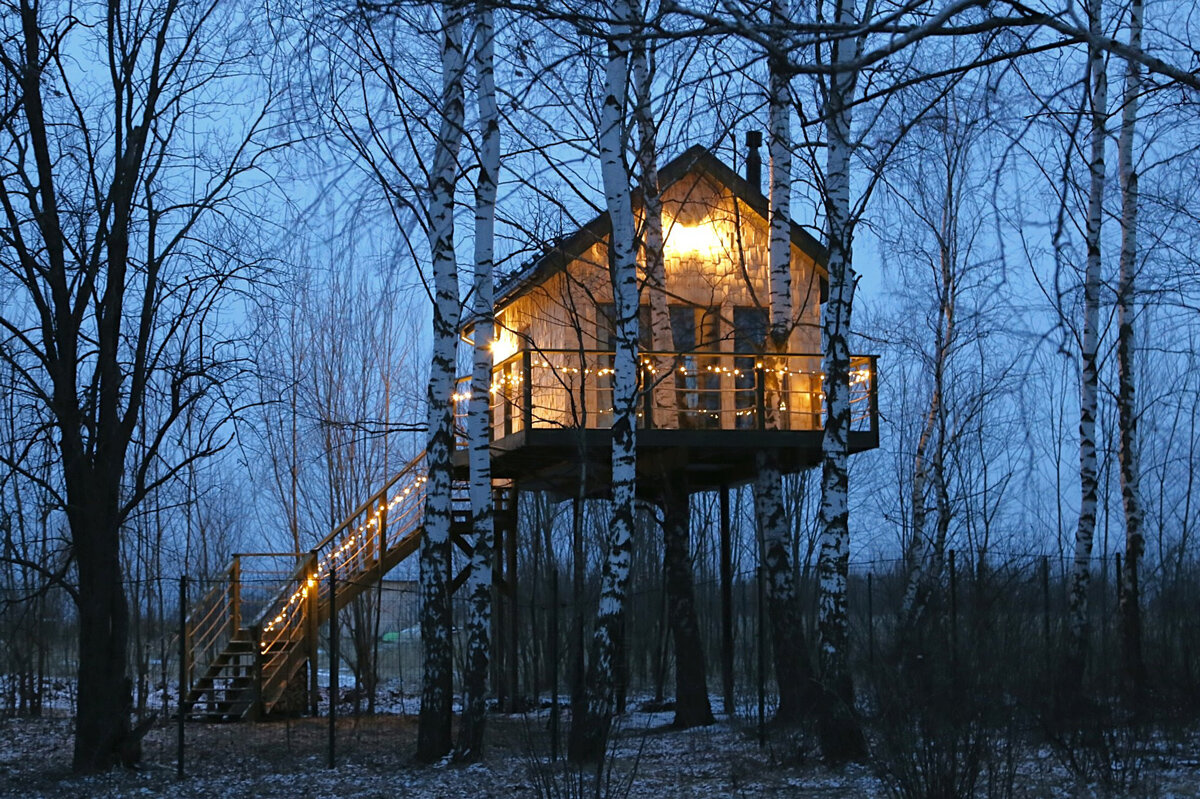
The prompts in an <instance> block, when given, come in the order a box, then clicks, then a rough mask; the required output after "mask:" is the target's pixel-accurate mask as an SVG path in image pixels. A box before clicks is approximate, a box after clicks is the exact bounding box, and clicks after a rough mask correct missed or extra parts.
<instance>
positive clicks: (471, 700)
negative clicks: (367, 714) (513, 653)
mask: <svg viewBox="0 0 1200 799" xmlns="http://www.w3.org/2000/svg"><path fill="white" fill-rule="evenodd" d="M475 14H476V18H475V19H476V21H475V57H474V62H475V77H476V80H477V81H478V84H479V85H478V88H477V92H478V102H479V134H480V140H481V147H480V154H479V178H478V180H477V182H476V186H475V276H474V277H475V281H474V282H475V308H474V316H475V352H474V359H473V364H472V370H471V399H470V405H469V407H468V410H467V439H468V446H469V447H470V454H469V460H470V470H471V489H470V490H471V528H472V533H473V536H472V543H471V566H470V568H471V573H470V576H469V577H468V579H467V609H468V617H467V654H466V662H465V664H464V666H463V692H464V697H463V713H462V723H461V725H460V727H459V732H458V753H457V754H458V757H459V759H463V760H468V759H474V758H477V757H478V756H479V753H480V751H481V750H482V748H483V729H484V719H485V717H486V715H485V713H486V705H485V700H486V698H487V676H488V662H489V660H490V651H489V642H490V640H491V634H492V633H491V628H492V550H493V546H492V541H493V539H494V532H493V528H494V524H493V519H492V502H493V499H492V463H491V449H490V444H491V436H490V434H489V433H490V427H491V425H490V409H489V406H490V399H491V393H490V388H491V378H492V339H493V338H494V337H495V309H494V308H493V304H492V294H493V291H492V267H493V262H494V250H495V229H496V185H497V180H498V177H499V172H500V113H499V109H498V108H497V105H496V80H495V72H494V62H495V47H494V37H495V25H494V22H493V12H492V9H491V6H490V5H489V4H488V2H487V0H478V2H477V3H476V11H475Z"/></svg>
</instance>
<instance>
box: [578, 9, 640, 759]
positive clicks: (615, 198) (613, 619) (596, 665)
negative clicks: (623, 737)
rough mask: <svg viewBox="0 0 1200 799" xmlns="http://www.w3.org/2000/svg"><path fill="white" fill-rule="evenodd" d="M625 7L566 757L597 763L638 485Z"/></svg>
mask: <svg viewBox="0 0 1200 799" xmlns="http://www.w3.org/2000/svg"><path fill="white" fill-rule="evenodd" d="M630 17H631V12H630V6H629V3H628V2H627V0H617V2H615V3H614V4H613V19H614V21H613V24H612V28H611V33H610V38H609V40H608V62H607V65H606V67H605V92H604V104H603V107H602V108H601V112H600V136H599V139H600V166H601V172H602V176H603V180H604V197H605V201H606V204H607V206H608V215H609V219H610V220H611V222H612V234H611V236H610V239H609V247H608V259H609V269H610V271H611V279H612V288H613V299H614V301H615V304H616V315H617V351H616V355H615V359H614V360H615V364H614V371H615V374H614V379H613V406H614V407H613V425H612V502H613V514H612V522H611V524H610V525H609V529H608V539H607V542H606V543H607V548H608V553H607V555H606V557H605V561H604V567H603V572H602V575H601V582H600V606H599V608H598V610H597V617H596V631H595V635H594V637H593V639H592V657H591V659H590V662H589V663H588V675H589V678H590V679H588V681H587V683H588V684H587V700H586V702H585V703H584V707H583V713H581V714H580V715H579V716H578V717H577V718H573V719H572V721H571V735H570V740H569V744H568V756H569V757H570V759H571V760H573V761H575V762H596V761H599V760H600V759H601V757H602V756H603V754H604V750H605V746H606V744H607V741H608V734H609V730H610V728H611V725H612V714H613V707H614V699H615V687H616V665H617V664H616V654H617V645H618V637H619V635H620V630H621V621H622V619H623V618H624V613H625V591H626V587H627V585H628V583H629V564H630V554H631V551H630V544H631V541H632V536H633V523H634V498H635V491H636V479H637V449H636V429H637V424H636V422H637V416H636V411H637V378H638V281H637V261H636V247H635V231H634V221H633V209H632V206H631V203H630V192H629V170H628V169H627V168H626V166H625V143H624V135H623V119H624V104H625V94H626V89H627V83H628V57H629V20H630Z"/></svg>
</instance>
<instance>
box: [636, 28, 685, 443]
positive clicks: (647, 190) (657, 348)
mask: <svg viewBox="0 0 1200 799" xmlns="http://www.w3.org/2000/svg"><path fill="white" fill-rule="evenodd" d="M631 64H632V67H633V92H634V106H633V116H634V120H635V121H636V122H637V129H638V173H639V174H638V177H639V180H640V182H641V187H642V207H643V212H644V213H645V221H644V224H645V228H644V237H645V238H644V242H643V248H642V253H643V257H644V260H645V263H646V292H647V294H648V299H649V304H650V349H651V350H653V351H654V352H657V353H662V352H671V351H674V349H675V342H674V336H673V335H672V333H671V314H670V311H669V309H668V308H667V274H666V265H665V259H664V258H663V240H664V236H663V219H662V195H661V194H660V193H659V189H658V141H657V139H658V126H657V124H656V123H655V118H654V110H653V108H652V107H651V103H650V98H651V83H652V79H651V72H650V63H649V57H648V55H647V53H646V42H645V40H644V39H641V38H639V39H638V40H637V41H636V42H635V43H634V45H633V51H632V58H631ZM650 365H651V366H652V367H653V369H652V371H651V372H650V375H649V378H650V381H651V383H652V385H653V388H652V389H651V392H652V394H651V396H652V397H653V400H654V401H653V403H652V407H653V419H652V423H653V425H654V426H655V427H660V428H665V429H674V428H676V427H678V426H679V416H678V413H677V411H676V403H675V363H674V359H673V358H670V357H662V356H659V357H655V358H653V359H652V360H651V363H650Z"/></svg>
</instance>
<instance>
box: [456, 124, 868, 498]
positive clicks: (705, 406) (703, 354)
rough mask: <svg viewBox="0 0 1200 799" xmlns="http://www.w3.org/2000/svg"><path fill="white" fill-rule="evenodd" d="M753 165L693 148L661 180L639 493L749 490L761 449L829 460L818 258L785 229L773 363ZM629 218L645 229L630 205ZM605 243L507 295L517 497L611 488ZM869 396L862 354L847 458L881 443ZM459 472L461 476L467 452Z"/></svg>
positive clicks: (765, 231)
mask: <svg viewBox="0 0 1200 799" xmlns="http://www.w3.org/2000/svg"><path fill="white" fill-rule="evenodd" d="M759 163H760V162H759V161H758V159H757V153H756V152H752V153H751V157H749V158H747V165H748V172H749V173H750V174H748V175H747V177H746V178H743V177H742V176H740V175H738V174H737V173H735V172H734V171H733V170H731V169H730V168H729V167H727V166H726V165H725V164H723V163H721V162H720V161H719V160H718V159H717V158H716V157H714V156H713V154H712V153H710V152H709V151H708V150H706V149H705V148H703V147H698V146H697V147H692V148H691V149H689V150H688V151H687V152H685V153H683V155H681V156H679V157H678V158H676V159H674V160H673V161H671V162H670V163H669V164H667V165H666V166H664V167H663V169H662V170H661V171H660V173H659V185H660V192H661V195H662V199H663V231H664V262H665V263H664V275H663V281H662V283H661V284H659V283H658V281H647V280H646V273H645V264H644V259H643V258H642V257H641V256H639V269H640V288H641V291H640V295H641V306H640V315H639V325H638V326H639V331H640V332H639V335H640V341H639V350H640V360H641V375H640V389H639V410H638V428H639V429H638V434H637V447H638V471H639V477H640V478H641V479H640V480H639V483H641V484H644V485H650V484H653V482H654V481H655V479H657V478H661V477H663V476H665V475H667V474H679V473H680V472H681V471H682V472H684V473H686V477H687V480H688V484H689V485H690V486H691V487H692V488H693V489H697V490H698V489H705V488H717V487H720V486H728V485H731V484H736V483H740V482H745V481H747V480H749V479H751V478H752V477H753V475H754V470H755V463H754V461H755V453H756V452H759V451H762V450H769V451H772V452H774V453H775V454H776V455H777V456H778V459H779V463H780V465H781V468H783V470H784V471H796V470H800V469H803V468H805V467H808V466H812V465H814V464H816V463H817V462H818V459H819V457H820V452H821V437H822V424H823V422H822V396H823V394H822V389H821V355H820V340H821V336H820V313H821V302H822V301H823V300H824V299H825V295H826V292H827V281H826V272H825V268H824V262H825V250H824V248H823V247H822V246H821V245H820V244H819V243H818V242H817V241H816V240H815V239H814V238H813V237H812V236H811V235H809V234H808V233H807V232H806V231H805V230H804V229H803V228H801V227H800V226H799V225H797V224H795V223H792V224H791V301H792V317H793V319H794V324H793V325H792V327H791V330H790V333H789V336H788V347H787V351H786V352H783V353H778V352H772V353H767V352H766V351H765V341H766V333H767V321H768V308H767V306H768V303H769V297H770V288H769V276H768V271H767V267H768V242H769V224H768V221H767V220H768V216H767V198H766V197H765V196H764V195H763V194H762V192H761V190H760V185H761V179H760V176H759V175H758V174H757V173H758V172H759V170H760V166H759ZM635 214H636V215H637V216H638V220H639V230H641V229H643V227H642V226H641V225H640V223H641V221H642V219H643V214H642V213H641V208H640V199H639V198H638V196H637V195H635ZM609 231H610V225H609V221H608V216H607V214H601V215H600V216H598V217H596V218H595V219H593V220H592V221H591V222H589V223H588V224H587V225H585V226H584V227H582V228H581V229H579V230H577V231H575V232H574V233H572V234H570V235H568V236H566V237H563V238H560V239H558V240H557V241H555V242H554V244H553V245H552V246H551V247H549V248H548V249H547V250H546V251H545V252H544V253H543V254H542V255H540V256H539V257H538V258H536V259H535V260H534V261H532V262H531V263H530V264H528V265H527V266H526V267H525V268H524V269H522V270H521V271H519V272H518V273H516V274H514V275H513V276H511V277H510V278H509V279H508V280H507V281H504V282H503V283H502V284H501V285H500V286H499V288H498V291H497V302H496V322H497V327H496V331H497V335H496V341H495V343H494V345H493V352H494V366H493V371H492V388H491V391H492V407H491V422H492V424H491V437H492V469H493V475H495V476H496V477H498V478H512V479H515V480H517V481H519V483H520V485H521V487H522V488H530V489H549V490H557V491H562V492H568V493H574V492H575V491H577V485H578V481H579V479H580V478H581V476H583V475H584V473H585V471H586V475H587V481H588V486H589V490H590V491H591V492H592V493H603V491H604V488H605V486H607V485H608V483H609V474H608V472H609V459H610V454H611V432H610V428H611V425H612V419H613V413H612V406H613V394H612V376H613V361H614V349H615V347H614V343H615V341H614V340H615V327H616V326H615V323H614V305H613V298H612V286H611V281H610V278H609V270H608V249H607V240H608V236H609ZM470 333H471V331H470V329H469V328H468V329H467V330H465V331H464V335H465V336H466V337H469V336H470ZM875 393H876V380H875V358H874V357H873V356H866V355H860V356H855V357H854V358H853V359H852V364H851V407H852V416H853V425H852V431H851V433H850V449H851V451H852V452H857V451H861V450H865V449H870V448H873V447H876V446H878V440H879V437H878V417H877V410H876V403H875ZM468 394H469V383H468V381H466V380H464V381H460V389H459V393H458V394H457V395H456V397H457V398H458V400H459V405H460V407H459V411H460V413H461V412H465V402H463V399H464V398H465V397H466V396H468ZM455 464H456V467H457V469H458V471H459V472H464V473H465V469H466V452H465V451H461V450H460V451H459V452H458V453H457V454H456V458H455ZM585 467H586V469H585Z"/></svg>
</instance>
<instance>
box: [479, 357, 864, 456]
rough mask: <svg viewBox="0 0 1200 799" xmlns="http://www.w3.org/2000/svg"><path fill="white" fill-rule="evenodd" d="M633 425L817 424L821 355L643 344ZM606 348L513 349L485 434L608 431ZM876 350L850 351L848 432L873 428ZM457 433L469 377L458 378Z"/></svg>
mask: <svg viewBox="0 0 1200 799" xmlns="http://www.w3.org/2000/svg"><path fill="white" fill-rule="evenodd" d="M640 358H641V369H640V374H639V386H638V392H639V393H638V427H639V428H642V429H660V430H662V429H670V430H820V429H822V418H823V413H824V393H823V392H822V389H821V378H822V372H821V356H820V355H812V354H795V353H782V354H772V355H755V354H741V353H731V352H708V351H700V352H643V353H641V354H640ZM613 359H614V353H612V352H604V351H595V350H583V351H580V350H521V351H519V352H517V353H515V354H514V355H512V356H510V357H508V358H506V359H504V360H503V361H500V362H499V363H497V364H496V365H495V366H494V367H493V369H492V386H491V403H490V404H491V425H492V439H493V440H499V439H502V438H504V437H505V436H508V435H512V434H513V433H519V432H521V431H523V430H530V429H568V428H574V429H578V428H581V427H582V428H587V429H601V430H602V429H607V428H609V427H611V426H612V422H613ZM875 367H876V356H874V355H854V356H851V359H850V409H851V430H854V431H864V432H877V429H878V413H877V404H876V388H877V386H876V368H875ZM457 388H458V390H457V392H456V393H455V416H456V418H457V426H458V429H459V431H460V433H462V432H463V431H465V414H466V410H467V400H468V399H469V397H470V379H469V378H462V379H460V380H459V381H458V387H457Z"/></svg>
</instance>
